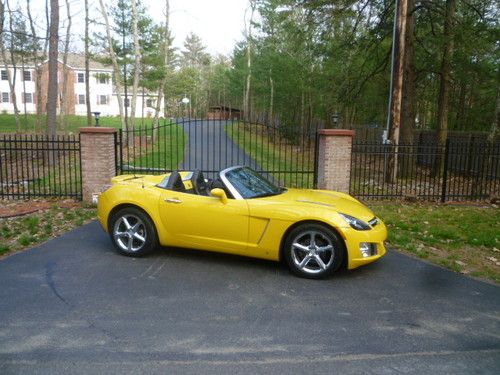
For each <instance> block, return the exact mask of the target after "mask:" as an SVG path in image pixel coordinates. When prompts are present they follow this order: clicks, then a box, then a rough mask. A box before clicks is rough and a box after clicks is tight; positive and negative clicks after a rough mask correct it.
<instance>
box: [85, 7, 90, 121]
mask: <svg viewBox="0 0 500 375" xmlns="http://www.w3.org/2000/svg"><path fill="white" fill-rule="evenodd" d="M89 43H90V40H89V0H85V104H86V106H87V126H90V125H92V112H91V109H90V78H89V74H90V53H89Z"/></svg>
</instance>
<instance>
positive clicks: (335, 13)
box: [0, 0, 500, 139]
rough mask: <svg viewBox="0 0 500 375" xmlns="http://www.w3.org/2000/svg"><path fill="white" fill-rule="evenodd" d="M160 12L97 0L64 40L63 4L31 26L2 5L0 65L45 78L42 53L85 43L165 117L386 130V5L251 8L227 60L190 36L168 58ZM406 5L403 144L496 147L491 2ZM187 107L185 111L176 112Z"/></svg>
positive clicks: (319, 0)
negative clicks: (472, 141) (430, 135)
mask: <svg viewBox="0 0 500 375" xmlns="http://www.w3.org/2000/svg"><path fill="white" fill-rule="evenodd" d="M85 3H86V4H88V1H87V0H85ZM164 3H165V19H164V21H163V22H161V23H155V22H154V21H153V19H152V18H151V15H149V14H148V10H147V4H146V3H145V2H144V1H141V0H132V1H124V0H118V1H113V2H110V5H111V6H109V7H108V6H106V4H104V3H103V1H102V0H100V1H99V4H92V5H90V6H91V14H94V16H91V17H88V16H87V17H86V18H87V22H86V26H89V25H90V29H91V30H92V32H90V33H88V35H86V36H84V35H79V34H78V33H79V32H80V30H78V32H77V31H75V30H73V29H71V24H72V22H71V20H72V17H71V15H72V13H71V9H70V6H71V3H70V2H69V1H67V0H66V1H65V2H64V3H62V2H61V4H59V1H57V0H50V1H49V0H46V2H45V4H46V7H45V15H41V16H40V15H39V17H38V18H36V19H35V17H32V15H31V12H30V1H29V0H25V1H18V2H15V4H14V2H13V1H12V0H11V3H10V4H9V1H8V0H4V1H1V2H0V4H1V16H2V17H1V21H2V24H1V26H2V27H1V31H2V33H1V39H0V44H1V47H2V54H3V56H4V58H3V60H4V61H6V59H7V60H8V59H9V56H7V55H8V54H11V55H10V59H11V60H12V61H14V63H15V64H17V65H18V66H20V65H21V63H22V61H24V59H31V60H35V61H38V62H40V61H42V60H43V59H44V58H48V59H49V66H50V59H51V56H52V58H53V56H54V51H52V54H51V53H50V51H49V50H50V46H52V48H54V45H55V46H56V47H55V48H57V49H58V53H59V55H58V56H59V58H60V59H61V60H62V59H63V58H64V56H65V54H66V53H67V52H69V51H70V50H71V46H72V45H75V43H74V42H75V41H76V40H79V41H82V40H83V41H84V45H85V49H86V50H87V51H86V56H87V57H88V58H94V59H100V60H101V61H103V62H106V63H108V64H110V65H113V66H114V69H115V74H114V77H113V81H114V83H115V85H116V86H117V89H118V91H123V89H127V88H128V92H129V95H130V96H131V97H132V96H133V95H137V92H138V90H142V89H143V88H144V89H147V90H149V91H151V92H157V94H158V96H159V97H161V96H164V97H165V99H166V100H165V113H166V114H167V116H169V117H177V116H183V115H184V116H185V115H186V114H187V115H190V116H192V117H205V116H206V114H207V112H208V111H209V108H210V107H211V106H221V105H224V106H228V107H232V108H238V109H241V110H243V111H244V114H245V117H246V118H247V119H249V120H252V121H256V120H261V121H266V122H268V123H276V124H279V125H280V126H285V127H297V126H300V127H304V126H308V125H309V124H311V123H312V122H317V121H319V122H322V123H323V124H324V125H325V126H326V127H332V126H334V125H336V126H339V127H344V128H353V127H379V128H384V127H385V124H386V121H387V120H386V118H387V112H388V98H389V84H390V76H391V71H390V69H391V51H392V48H391V47H392V38H393V25H394V13H395V1H387V0H361V1H352V0H338V1H326V0H249V3H248V9H247V14H246V17H245V22H243V21H242V31H243V35H244V38H243V40H242V41H241V42H240V43H238V45H237V46H236V47H235V49H234V51H233V53H232V55H230V56H223V55H218V56H211V55H210V54H208V53H207V52H206V48H205V46H204V45H203V39H202V36H201V37H200V36H198V35H195V34H190V35H189V36H188V37H187V38H186V40H185V42H184V46H183V48H181V49H180V50H177V49H175V48H173V47H172V30H171V29H170V26H169V17H174V16H175V14H173V15H170V10H169V1H168V0H165V2H164ZM407 3H408V4H407V5H408V11H407V14H406V43H405V45H406V46H405V50H404V54H403V55H404V61H405V62H404V74H403V97H402V114H401V129H402V137H403V139H404V137H405V135H404V134H407V133H408V130H410V131H411V130H412V129H436V130H439V129H441V130H442V128H443V126H445V127H446V130H448V129H449V130H461V131H486V132H489V133H490V135H493V136H495V135H496V132H497V129H498V111H499V106H500V104H499V103H500V98H499V86H500V85H499V82H500V72H499V65H500V64H499V61H500V54H499V40H500V29H499V21H498V20H499V19H500V14H499V8H498V2H497V1H495V0H421V1H417V0H407ZM92 6H93V7H95V9H94V10H95V12H94V13H92V9H93V8H92ZM59 12H61V17H59V16H60V15H59ZM55 13H57V14H55ZM56 16H57V18H56ZM34 19H35V21H36V22H34V21H33V20H34ZM213 21H214V22H224V19H223V16H221V19H219V20H217V19H214V20H213ZM34 23H35V24H36V27H34ZM44 23H45V25H46V26H45V27H43V26H41V25H43V24H44ZM51 26H52V27H51ZM86 29H87V27H86ZM56 37H57V40H55V41H54V40H53V39H55V38H56ZM51 41H52V42H53V43H51ZM80 52H85V51H80ZM56 56H57V52H56ZM49 70H50V68H49ZM18 79H19V78H18ZM49 79H50V76H49ZM52 79H54V77H53V78H52ZM55 79H57V77H56V78H55ZM63 80H64V78H63ZM49 87H51V86H50V84H49ZM52 87H54V86H52ZM56 92H57V90H56ZM49 94H50V91H49ZM185 97H187V98H188V99H190V105H189V108H187V107H186V106H185V105H184V104H183V103H182V102H181V100H182V99H183V98H185ZM49 99H50V98H49ZM53 100H57V98H55V99H53ZM133 102H134V100H133V99H132V103H133ZM49 103H50V101H49ZM157 103H158V105H159V103H160V101H157ZM55 107H57V106H55ZM19 109H20V110H21V111H22V108H19ZM47 109H48V111H52V110H56V109H51V107H49V105H48V107H47ZM158 112H159V108H157V111H156V113H158ZM63 115H64V114H63ZM121 117H122V119H123V123H124V126H127V127H128V126H132V127H133V126H134V123H135V120H134V119H135V117H136V114H135V113H134V110H133V109H132V108H131V109H130V111H129V112H128V113H127V116H125V113H124V111H123V103H122V115H121ZM46 118H47V121H48V122H47V124H48V125H47V128H49V127H50V126H51V121H52V122H59V123H60V121H61V119H60V118H59V119H56V120H54V119H55V117H54V116H52V117H51V116H50V112H49V113H48V116H47V117H46ZM155 118H156V119H157V115H156V116H155ZM405 132H406V133H405Z"/></svg>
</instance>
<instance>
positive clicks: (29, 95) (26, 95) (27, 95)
mask: <svg viewBox="0 0 500 375" xmlns="http://www.w3.org/2000/svg"><path fill="white" fill-rule="evenodd" d="M23 99H24V101H23V103H33V94H32V93H31V92H25V93H23Z"/></svg>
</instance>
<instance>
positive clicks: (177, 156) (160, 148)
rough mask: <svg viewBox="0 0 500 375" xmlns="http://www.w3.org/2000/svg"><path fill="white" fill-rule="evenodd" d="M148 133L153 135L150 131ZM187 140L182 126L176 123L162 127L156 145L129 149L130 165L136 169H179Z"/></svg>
mask: <svg viewBox="0 0 500 375" xmlns="http://www.w3.org/2000/svg"><path fill="white" fill-rule="evenodd" d="M147 133H148V134H152V133H151V131H150V130H147ZM187 139H188V136H187V135H186V133H185V132H184V129H183V128H182V126H179V125H177V124H174V123H171V124H168V125H166V126H160V128H159V129H158V134H157V135H156V142H155V143H154V144H148V145H147V146H146V145H143V147H139V146H136V147H135V149H134V148H132V149H129V153H130V154H129V156H128V158H129V160H130V164H131V165H133V166H134V167H147V168H159V169H169V170H173V169H177V167H178V165H179V164H180V163H182V161H183V160H184V152H185V148H186V143H187ZM125 163H127V161H126V160H125Z"/></svg>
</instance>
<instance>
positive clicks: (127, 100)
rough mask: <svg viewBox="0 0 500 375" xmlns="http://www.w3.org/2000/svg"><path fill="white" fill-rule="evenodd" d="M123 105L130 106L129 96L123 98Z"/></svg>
mask: <svg viewBox="0 0 500 375" xmlns="http://www.w3.org/2000/svg"><path fill="white" fill-rule="evenodd" d="M124 103H125V107H130V99H129V98H125V101H124Z"/></svg>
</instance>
